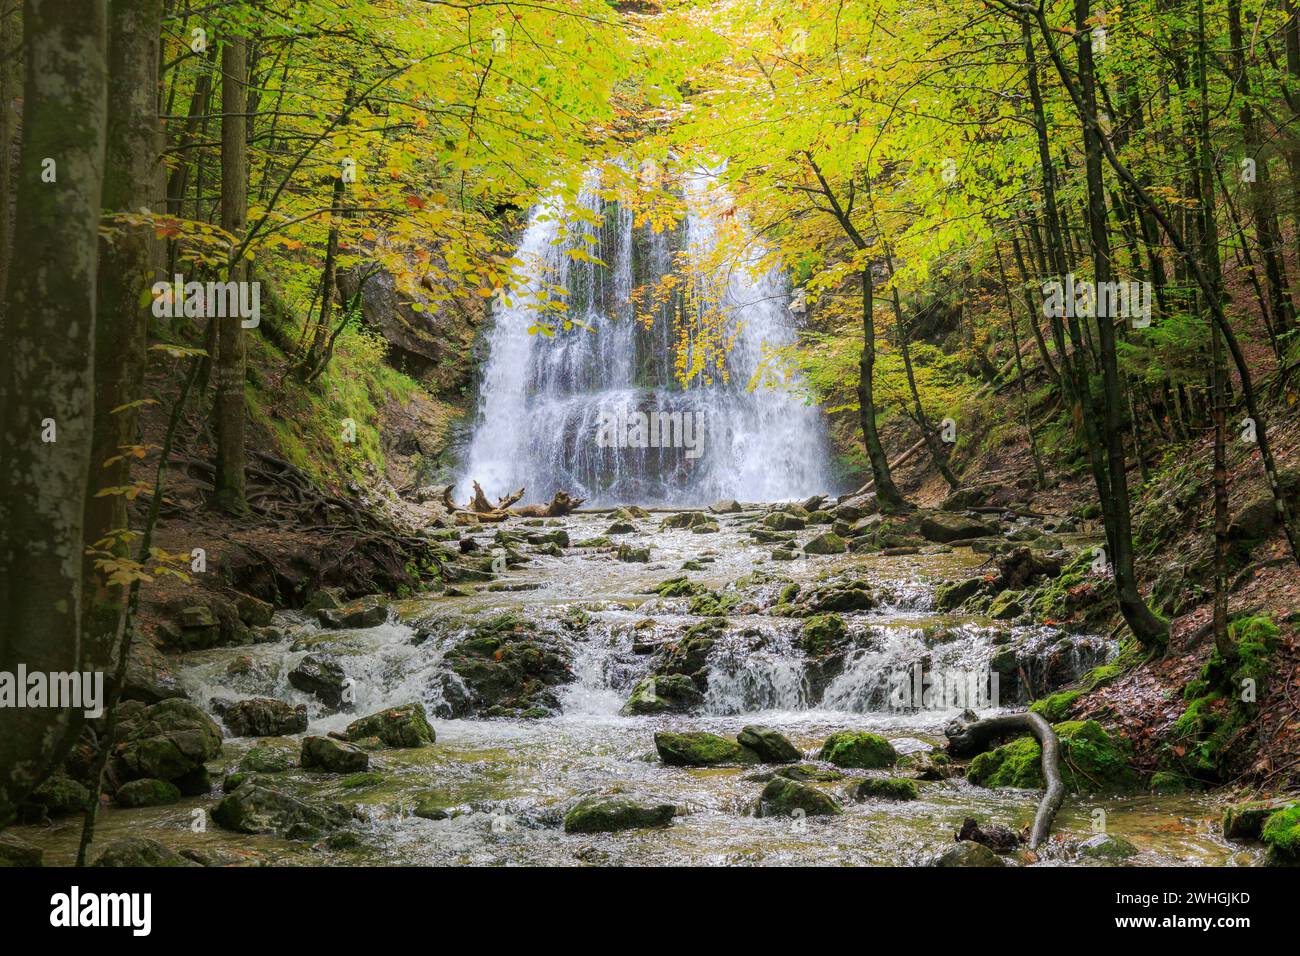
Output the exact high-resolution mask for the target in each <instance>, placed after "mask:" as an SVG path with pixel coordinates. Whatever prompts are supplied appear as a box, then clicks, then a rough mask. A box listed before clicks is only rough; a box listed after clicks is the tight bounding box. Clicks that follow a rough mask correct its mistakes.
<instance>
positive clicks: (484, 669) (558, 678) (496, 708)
mask: <svg viewBox="0 0 1300 956" xmlns="http://www.w3.org/2000/svg"><path fill="white" fill-rule="evenodd" d="M569 654H570V651H569V649H568V647H566V646H565V645H562V644H560V643H559V642H557V641H556V640H555V639H554V638H552V637H549V636H543V635H541V634H538V633H537V631H536V627H535V626H534V625H533V623H532V622H531V621H528V620H526V619H524V618H522V617H520V616H518V615H515V614H502V615H499V616H497V617H495V618H492V619H491V620H489V621H486V622H484V623H482V624H480V625H478V626H477V627H476V628H475V629H474V631H473V632H472V633H471V635H470V636H469V637H467V638H466V639H465V640H463V641H461V642H460V644H458V645H456V647H454V648H452V649H451V650H450V651H449V652H448V654H447V657H446V662H447V664H448V666H449V667H450V668H451V670H452V672H453V673H454V675H455V678H456V680H455V681H454V682H452V681H447V682H444V685H443V687H444V691H448V690H450V691H452V693H451V695H450V696H448V695H447V694H446V693H444V697H445V698H446V699H447V700H448V702H449V703H450V704H451V705H452V706H451V707H449V712H450V715H451V716H464V715H467V714H474V713H478V714H482V715H486V716H497V715H501V716H509V715H512V714H513V715H521V714H524V713H526V712H528V711H537V710H539V709H540V710H543V711H547V710H551V709H553V708H554V707H555V706H557V704H558V701H557V699H556V697H555V694H554V692H553V691H552V688H554V687H557V686H559V685H561V684H566V683H568V682H569V681H570V680H572V678H573V674H572V671H571V669H570V666H569V661H570V658H569ZM453 683H458V684H459V685H461V686H460V688H459V689H457V688H455V687H453V686H452V684H453Z"/></svg>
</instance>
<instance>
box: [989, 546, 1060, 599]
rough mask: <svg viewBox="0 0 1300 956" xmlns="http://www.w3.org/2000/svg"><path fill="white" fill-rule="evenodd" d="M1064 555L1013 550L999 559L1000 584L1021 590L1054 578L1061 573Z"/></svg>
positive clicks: (1027, 549) (1021, 549)
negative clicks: (1044, 579)
mask: <svg viewBox="0 0 1300 956" xmlns="http://www.w3.org/2000/svg"><path fill="white" fill-rule="evenodd" d="M1063 564H1064V555H1062V554H1059V553H1054V552H1046V551H1037V550H1034V549H1033V548H1025V547H1020V548H1013V549H1012V550H1010V551H1007V552H1005V553H1003V554H1002V555H1000V556H999V557H998V559H997V565H998V583H999V584H1000V585H1001V586H1002V587H1003V588H1007V589H1011V590H1019V589H1022V588H1024V587H1026V586H1027V585H1029V584H1033V583H1034V582H1036V581H1038V580H1039V579H1040V578H1045V577H1049V578H1054V577H1056V576H1057V575H1058V574H1060V573H1061V568H1062V565H1063Z"/></svg>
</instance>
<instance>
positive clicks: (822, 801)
mask: <svg viewBox="0 0 1300 956" xmlns="http://www.w3.org/2000/svg"><path fill="white" fill-rule="evenodd" d="M843 812H844V809H843V808H842V807H841V806H840V803H839V801H838V800H836V799H835V798H834V797H832V796H831V795H830V794H829V793H823V792H822V791H820V790H818V789H817V788H816V787H810V786H808V785H807V784H806V783H799V782H798V781H797V780H791V779H790V778H789V777H781V776H776V777H773V778H772V779H771V780H769V781H768V783H767V786H765V787H764V788H763V792H762V794H761V795H760V796H759V798H758V806H757V807H756V808H755V810H754V816H756V817H789V816H794V817H799V816H810V817H813V816H835V815H837V814H841V813H843Z"/></svg>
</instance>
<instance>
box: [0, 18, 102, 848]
mask: <svg viewBox="0 0 1300 956" xmlns="http://www.w3.org/2000/svg"><path fill="white" fill-rule="evenodd" d="M107 7H108V4H107V0H95V2H91V0H27V3H26V4H25V6H24V29H25V33H26V61H27V62H26V85H25V88H24V96H23V111H24V122H23V134H22V155H23V162H22V163H21V165H20V167H19V170H18V182H17V197H18V203H17V210H16V211H17V215H16V217H15V222H14V243H13V259H12V262H11V271H10V282H9V287H8V290H7V293H6V297H5V302H4V311H5V316H6V318H5V330H4V334H5V343H4V347H3V348H0V448H3V449H4V452H5V462H4V467H3V468H0V671H8V672H10V673H14V672H16V670H17V668H18V666H19V665H23V666H24V667H26V668H27V670H28V671H42V672H46V673H49V672H75V671H79V670H81V669H82V659H81V639H80V637H81V601H82V583H81V571H82V550H83V547H84V538H83V532H84V526H83V520H84V501H85V494H86V481H87V469H88V466H89V463H90V447H91V424H92V419H93V413H92V407H91V401H92V395H93V388H94V374H95V372H94V359H95V276H96V265H97V263H96V255H97V243H98V229H99V219H100V205H99V204H100V186H101V183H102V180H103V175H104V137H105V121H106V120H105V118H106V111H107V97H106V74H107V47H108V42H107V38H108V30H107ZM51 163H52V164H53V165H51ZM51 175H52V176H53V177H54V178H53V181H50V176H51ZM56 264H57V266H56ZM43 438H44V439H50V438H53V439H54V440H53V441H48V440H43ZM81 722H82V711H81V710H74V709H55V708H49V707H38V708H26V707H24V708H16V707H3V708H0V768H2V769H0V824H3V823H5V822H7V821H8V820H9V819H11V817H12V814H13V811H14V808H15V807H16V805H17V804H18V803H19V802H20V801H21V800H22V799H23V798H24V797H25V796H26V795H27V794H28V793H30V792H31V790H32V789H33V788H34V787H36V786H37V785H38V784H39V783H40V782H41V780H42V779H44V777H45V776H46V775H47V774H48V773H49V771H50V770H51V768H52V767H54V766H55V765H56V764H57V763H58V762H59V761H60V760H61V759H62V757H63V756H64V754H65V753H66V752H67V748H68V747H69V746H70V745H71V742H72V740H73V739H74V737H75V734H76V733H77V731H78V730H79V729H80V725H81Z"/></svg>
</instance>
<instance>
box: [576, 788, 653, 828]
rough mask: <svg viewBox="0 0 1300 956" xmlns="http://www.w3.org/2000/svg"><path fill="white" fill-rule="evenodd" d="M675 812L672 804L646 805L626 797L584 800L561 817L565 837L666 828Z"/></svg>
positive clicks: (587, 798) (588, 798) (589, 798)
mask: <svg viewBox="0 0 1300 956" xmlns="http://www.w3.org/2000/svg"><path fill="white" fill-rule="evenodd" d="M675 812H676V808H675V807H674V806H673V805H672V804H671V803H645V802H641V801H638V800H635V799H633V798H631V797H626V796H607V797H586V798H584V799H582V800H579V801H578V802H577V803H576V804H574V806H573V808H572V809H570V810H569V812H568V813H566V814H565V815H564V832H565V833H612V832H615V831H618V830H643V829H646V828H649V827H666V826H668V825H669V824H671V823H672V822H673V814H674V813H675Z"/></svg>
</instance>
